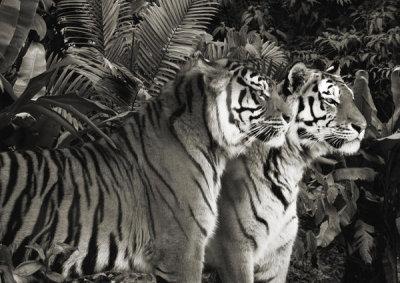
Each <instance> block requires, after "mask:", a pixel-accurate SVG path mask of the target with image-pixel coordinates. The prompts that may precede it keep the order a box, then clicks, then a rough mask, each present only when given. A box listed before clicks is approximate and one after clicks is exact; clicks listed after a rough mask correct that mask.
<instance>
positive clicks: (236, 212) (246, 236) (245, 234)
mask: <svg viewBox="0 0 400 283" xmlns="http://www.w3.org/2000/svg"><path fill="white" fill-rule="evenodd" d="M227 198H228V200H229V201H230V202H231V205H232V207H233V210H234V211H235V216H236V220H237V222H238V224H239V228H240V231H241V232H242V234H243V236H244V237H245V238H246V239H248V240H250V241H251V242H252V243H253V246H254V248H255V249H257V247H258V245H257V242H256V240H255V239H254V237H253V236H252V235H250V234H249V233H247V231H246V228H245V227H244V226H243V223H242V221H240V214H239V212H238V210H237V207H236V204H235V202H234V201H233V199H232V198H231V197H229V196H228V197H227Z"/></svg>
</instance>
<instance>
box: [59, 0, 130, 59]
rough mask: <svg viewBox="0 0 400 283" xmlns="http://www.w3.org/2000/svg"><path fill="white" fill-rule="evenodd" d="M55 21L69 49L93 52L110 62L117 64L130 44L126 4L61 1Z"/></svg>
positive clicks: (117, 0)
mask: <svg viewBox="0 0 400 283" xmlns="http://www.w3.org/2000/svg"><path fill="white" fill-rule="evenodd" d="M57 18H58V21H59V23H60V24H61V26H62V27H63V28H62V31H63V33H64V38H65V40H66V42H67V43H68V44H69V45H70V46H76V47H92V48H95V49H96V50H97V51H99V52H100V53H101V54H102V55H103V56H104V57H106V58H107V59H108V60H110V61H112V62H119V61H120V60H121V59H122V58H121V57H123V56H124V55H125V53H126V51H127V50H128V46H129V45H130V44H131V42H132V36H133V23H132V19H131V12H130V4H129V2H128V1H126V0H72V1H71V0H61V1H60V2H58V3H57Z"/></svg>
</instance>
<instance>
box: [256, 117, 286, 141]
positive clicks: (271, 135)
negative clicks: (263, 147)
mask: <svg viewBox="0 0 400 283" xmlns="http://www.w3.org/2000/svg"><path fill="white" fill-rule="evenodd" d="M288 128H289V124H288V123H286V122H283V121H282V122H279V123H277V122H272V123H266V126H265V127H264V128H263V129H261V130H260V131H259V132H258V133H255V134H254V136H255V137H256V138H257V139H259V140H260V141H262V142H263V143H265V144H267V145H268V146H271V147H280V146H282V145H283V143H284V142H285V136H286V132H287V131H288Z"/></svg>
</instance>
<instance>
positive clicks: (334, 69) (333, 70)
mask: <svg viewBox="0 0 400 283" xmlns="http://www.w3.org/2000/svg"><path fill="white" fill-rule="evenodd" d="M325 72H327V73H329V74H333V75H336V76H340V63H339V61H336V60H335V61H334V62H333V63H332V65H330V66H329V67H328V68H327V69H326V70H325Z"/></svg>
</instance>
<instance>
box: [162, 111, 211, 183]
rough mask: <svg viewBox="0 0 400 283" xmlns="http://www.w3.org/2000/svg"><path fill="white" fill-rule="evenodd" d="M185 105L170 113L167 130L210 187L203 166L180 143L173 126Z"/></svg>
mask: <svg viewBox="0 0 400 283" xmlns="http://www.w3.org/2000/svg"><path fill="white" fill-rule="evenodd" d="M185 108H186V107H183V108H181V109H178V110H176V111H175V112H174V113H172V115H171V117H170V118H169V121H170V125H169V130H170V131H171V134H172V135H173V136H174V137H175V139H176V140H177V142H178V143H179V145H180V146H181V147H182V150H183V151H184V152H185V153H186V155H187V156H188V157H189V159H190V161H191V162H192V163H193V165H194V166H195V167H196V169H197V170H198V171H199V172H200V173H201V174H202V177H203V178H204V180H205V181H206V182H207V185H208V186H209V187H210V184H208V179H207V174H206V172H204V168H203V167H202V166H201V165H200V164H199V163H198V161H197V160H195V159H194V158H193V156H192V155H191V154H190V153H189V152H188V151H187V150H186V147H185V145H184V144H183V143H182V141H181V139H180V138H179V136H178V134H177V133H176V130H175V128H174V125H173V123H174V121H175V120H176V119H177V118H178V117H180V116H181V115H182V114H183V113H184V111H185Z"/></svg>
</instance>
